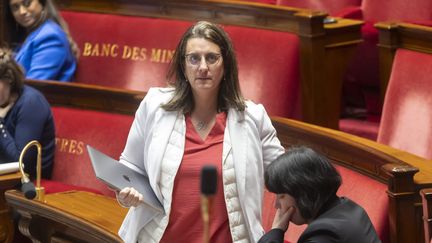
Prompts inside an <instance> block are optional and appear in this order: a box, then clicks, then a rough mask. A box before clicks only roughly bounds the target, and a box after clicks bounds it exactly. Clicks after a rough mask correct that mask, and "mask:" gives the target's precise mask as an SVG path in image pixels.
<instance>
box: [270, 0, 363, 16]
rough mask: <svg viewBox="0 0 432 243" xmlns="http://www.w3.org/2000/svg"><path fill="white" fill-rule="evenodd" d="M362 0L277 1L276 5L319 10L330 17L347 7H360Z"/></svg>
mask: <svg viewBox="0 0 432 243" xmlns="http://www.w3.org/2000/svg"><path fill="white" fill-rule="evenodd" d="M361 2H362V0H321V1H317V0H301V1H299V0H277V2H276V4H277V5H283V6H289V7H296V8H307V9H313V10H319V11H324V12H327V13H329V14H330V15H338V14H340V11H342V10H345V9H346V8H348V7H355V6H360V4H361Z"/></svg>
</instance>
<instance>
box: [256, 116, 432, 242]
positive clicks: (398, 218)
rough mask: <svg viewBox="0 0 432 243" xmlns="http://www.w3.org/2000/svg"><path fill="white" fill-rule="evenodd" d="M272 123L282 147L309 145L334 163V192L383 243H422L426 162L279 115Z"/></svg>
mask: <svg viewBox="0 0 432 243" xmlns="http://www.w3.org/2000/svg"><path fill="white" fill-rule="evenodd" d="M272 121H273V125H274V126H275V128H276V130H277V132H278V137H279V139H280V140H281V142H282V144H283V145H284V147H286V148H288V147H290V146H298V145H306V146H309V147H312V148H313V149H315V150H316V151H320V152H321V153H323V154H324V155H326V156H327V157H328V158H329V159H330V160H331V161H332V162H334V163H335V164H336V165H337V168H338V170H339V171H340V173H341V175H342V186H341V188H340V189H339V191H338V194H339V195H340V196H347V197H349V198H351V199H353V200H354V201H356V202H357V203H358V204H360V205H361V206H363V208H364V209H365V210H366V211H367V212H368V214H369V216H370V218H371V220H372V222H373V224H374V226H375V228H376V230H377V233H378V234H379V236H380V237H381V239H382V240H383V242H423V239H424V236H423V223H422V222H423V219H422V209H421V207H420V205H421V204H422V202H421V198H420V194H419V190H420V189H422V188H429V187H430V185H431V184H432V165H431V163H430V162H431V161H430V160H428V159H424V158H421V157H418V156H415V155H413V154H410V153H408V152H404V151H401V150H398V149H395V148H391V147H389V146H386V145H383V144H379V143H377V142H374V141H371V140H368V139H364V138H360V137H357V136H353V135H350V134H347V133H343V132H340V131H337V130H333V129H327V128H323V127H319V126H314V125H310V124H307V123H303V122H299V121H294V120H290V119H285V118H278V117H273V118H272ZM272 200H274V197H272V196H270V197H269V194H266V195H265V197H264V202H263V203H264V211H263V222H264V225H265V226H266V228H269V227H271V222H272V219H273V214H274V209H273V208H274V203H273V201H272ZM290 227H291V226H290ZM293 231H294V232H293ZM299 234H300V230H299V229H294V227H292V228H291V229H290V231H289V232H288V234H287V235H286V236H287V239H288V240H289V241H290V242H295V241H296V238H297V237H298V236H299Z"/></svg>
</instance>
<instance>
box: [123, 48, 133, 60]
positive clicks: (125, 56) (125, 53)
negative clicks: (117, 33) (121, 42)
mask: <svg viewBox="0 0 432 243" xmlns="http://www.w3.org/2000/svg"><path fill="white" fill-rule="evenodd" d="M131 55H132V49H131V48H130V47H129V46H127V45H125V46H124V47H123V56H122V59H128V58H130V57H131Z"/></svg>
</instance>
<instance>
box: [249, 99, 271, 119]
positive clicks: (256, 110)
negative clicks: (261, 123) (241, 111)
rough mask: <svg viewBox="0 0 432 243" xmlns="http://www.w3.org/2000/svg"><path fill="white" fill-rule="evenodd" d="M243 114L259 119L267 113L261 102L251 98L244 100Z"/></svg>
mask: <svg viewBox="0 0 432 243" xmlns="http://www.w3.org/2000/svg"><path fill="white" fill-rule="evenodd" d="M245 114H246V115H247V116H251V117H253V118H258V119H261V118H262V117H263V116H266V115H267V112H266V110H265V108H264V106H263V105H262V104H257V103H254V102H253V101H251V100H246V110H245Z"/></svg>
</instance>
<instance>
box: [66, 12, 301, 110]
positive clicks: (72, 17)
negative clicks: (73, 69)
mask: <svg viewBox="0 0 432 243" xmlns="http://www.w3.org/2000/svg"><path fill="white" fill-rule="evenodd" d="M62 15H63V17H64V18H65V20H66V21H67V22H68V24H69V27H70V31H71V33H72V35H73V36H74V39H75V40H76V41H77V43H78V46H79V47H80V49H81V57H80V59H79V63H78V70H77V74H76V81H77V82H81V83H90V84H97V85H103V86H111V87H117V88H126V89H133V90H140V91H147V90H148V89H149V88H150V87H153V86H166V85H167V84H166V82H165V74H166V72H167V68H168V64H169V62H170V60H171V59H172V55H173V53H174V50H175V48H176V45H177V43H178V41H179V40H180V38H181V36H182V34H183V33H184V32H185V30H186V29H187V28H188V27H189V26H191V24H192V23H191V22H187V21H178V20H169V19H156V18H145V17H132V16H120V15H109V14H96V13H84V12H72V11H63V12H62ZM224 28H225V30H226V31H227V32H228V33H229V35H230V37H231V39H232V41H233V43H234V48H235V51H236V54H237V58H238V64H239V78H240V85H241V89H242V91H243V94H244V96H245V97H246V98H248V99H251V100H253V101H255V102H257V103H262V104H263V105H264V106H265V107H266V108H267V110H268V112H269V114H271V115H279V116H285V117H292V118H299V109H300V105H299V82H300V78H299V76H300V74H299V72H300V70H299V69H300V67H299V65H300V64H299V39H298V37H297V36H296V34H294V33H288V32H277V31H270V30H262V29H255V28H246V27H236V26H225V27H224Z"/></svg>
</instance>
